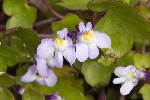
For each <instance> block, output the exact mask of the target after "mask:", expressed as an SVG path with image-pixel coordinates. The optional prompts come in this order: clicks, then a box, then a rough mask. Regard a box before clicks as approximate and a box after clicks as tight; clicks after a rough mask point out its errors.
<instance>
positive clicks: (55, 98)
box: [45, 92, 62, 100]
mask: <svg viewBox="0 0 150 100" xmlns="http://www.w3.org/2000/svg"><path fill="white" fill-rule="evenodd" d="M45 100H62V98H61V97H60V96H59V95H58V93H57V92H56V93H54V94H52V95H46V96H45Z"/></svg>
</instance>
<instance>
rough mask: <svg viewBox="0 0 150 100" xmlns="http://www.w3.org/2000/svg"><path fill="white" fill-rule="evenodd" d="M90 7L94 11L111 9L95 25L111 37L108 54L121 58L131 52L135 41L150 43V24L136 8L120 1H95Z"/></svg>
mask: <svg viewBox="0 0 150 100" xmlns="http://www.w3.org/2000/svg"><path fill="white" fill-rule="evenodd" d="M88 7H89V9H90V10H92V11H99V12H100V11H103V10H106V9H108V10H109V11H108V12H107V13H106V15H105V16H104V17H103V18H102V19H101V20H99V21H98V22H97V24H96V25H95V29H97V30H99V31H100V32H103V33H106V34H108V35H109V36H110V38H111V41H112V45H111V48H109V49H106V54H110V53H113V54H115V58H120V57H121V56H123V55H125V54H126V53H127V52H129V50H130V49H131V47H132V44H133V42H138V43H141V44H142V43H143V42H144V43H146V44H150V34H149V33H150V25H149V24H148V22H147V21H146V20H145V19H144V18H143V17H142V16H140V15H139V12H138V11H137V10H136V9H135V8H133V7H131V6H129V5H126V4H123V3H120V2H94V1H93V2H91V3H89V5H88ZM141 26H142V27H141Z"/></svg>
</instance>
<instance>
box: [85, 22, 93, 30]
mask: <svg viewBox="0 0 150 100" xmlns="http://www.w3.org/2000/svg"><path fill="white" fill-rule="evenodd" d="M91 29H92V24H91V22H88V23H87V24H86V31H87V32H88V31H89V30H91Z"/></svg>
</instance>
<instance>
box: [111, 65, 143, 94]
mask: <svg viewBox="0 0 150 100" xmlns="http://www.w3.org/2000/svg"><path fill="white" fill-rule="evenodd" d="M114 74H115V75H116V76H118V77H119V78H114V80H113V83H114V84H120V83H123V85H122V86H121V88H120V93H121V94H122V95H127V94H129V93H130V91H131V90H132V89H133V87H134V86H136V85H137V83H138V81H139V79H140V75H141V72H140V71H139V70H138V69H137V68H135V67H134V66H133V65H129V66H127V67H116V68H115V70H114Z"/></svg>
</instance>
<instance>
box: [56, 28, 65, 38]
mask: <svg viewBox="0 0 150 100" xmlns="http://www.w3.org/2000/svg"><path fill="white" fill-rule="evenodd" d="M67 33H68V29H67V28H64V29H63V30H61V31H57V35H58V37H59V38H61V39H63V38H64V37H66V36H67Z"/></svg>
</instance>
